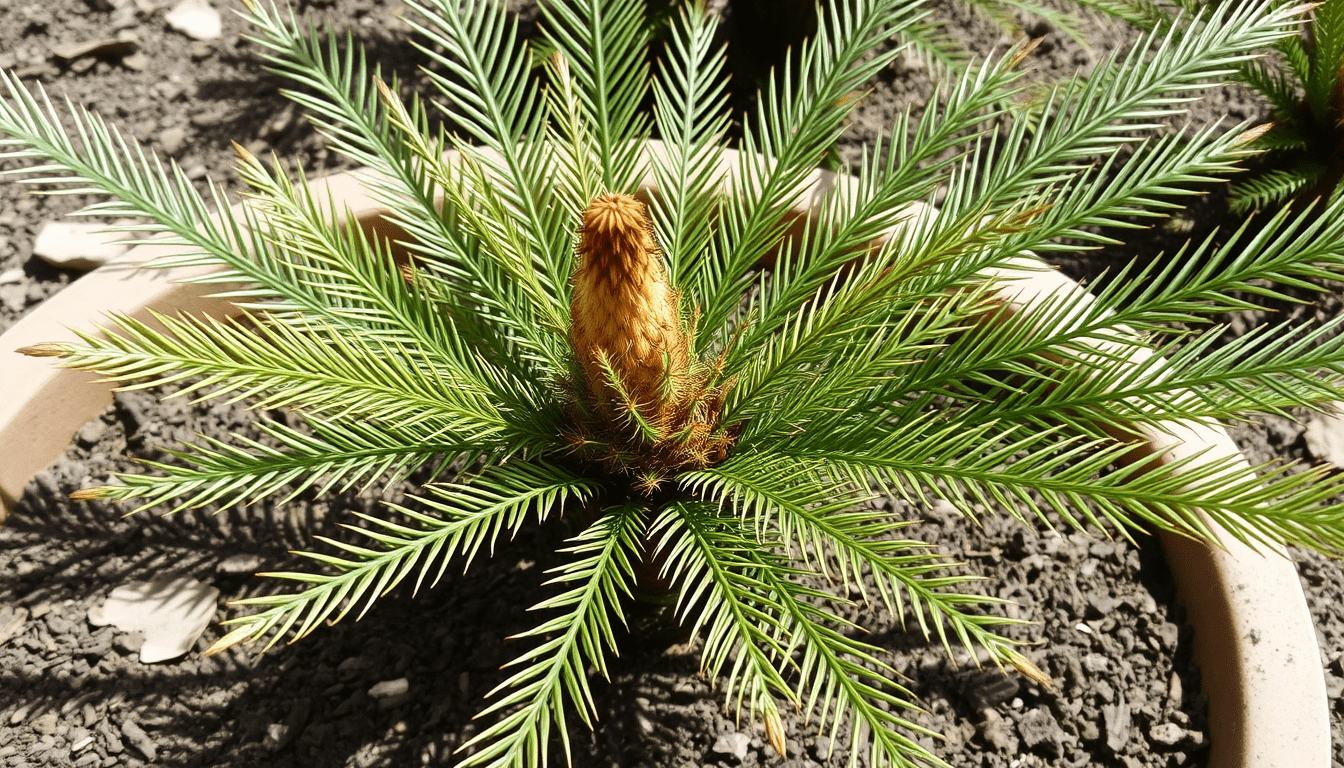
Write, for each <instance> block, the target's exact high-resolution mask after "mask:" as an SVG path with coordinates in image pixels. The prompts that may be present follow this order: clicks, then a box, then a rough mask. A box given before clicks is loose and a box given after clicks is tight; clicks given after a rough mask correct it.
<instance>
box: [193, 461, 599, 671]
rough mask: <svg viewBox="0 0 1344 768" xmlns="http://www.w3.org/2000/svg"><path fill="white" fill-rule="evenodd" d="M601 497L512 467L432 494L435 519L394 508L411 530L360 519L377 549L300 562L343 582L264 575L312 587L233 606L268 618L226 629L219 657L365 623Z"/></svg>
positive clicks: (538, 471)
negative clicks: (399, 592) (359, 619)
mask: <svg viewBox="0 0 1344 768" xmlns="http://www.w3.org/2000/svg"><path fill="white" fill-rule="evenodd" d="M596 491H597V484H596V483H594V482H593V481H591V480H585V479H583V478H580V477H578V476H576V475H573V474H571V473H569V472H567V471H565V470H562V469H560V468H559V467H556V466H554V465H550V464H544V463H540V462H533V463H531V464H510V465H507V466H501V467H494V468H491V469H488V470H486V471H485V472H483V473H482V474H481V475H480V476H478V477H476V478H474V479H473V480H472V481H471V482H470V483H467V484H456V483H452V484H443V485H432V486H429V492H430V494H431V495H432V496H433V497H434V498H422V499H420V502H421V503H422V504H424V505H425V506H426V507H427V508H428V509H429V510H431V511H432V512H433V514H426V513H424V512H417V511H415V510H412V509H410V508H409V507H405V506H402V505H398V504H389V505H388V506H389V507H390V508H391V509H392V510H394V511H396V512H398V513H399V514H401V515H402V516H404V517H406V518H408V522H406V523H398V522H394V521H392V520H389V519H383V518H379V517H374V516H372V515H366V514H363V513H355V516H356V517H358V518H359V519H360V520H362V521H363V522H364V523H365V525H366V527H362V528H361V527H354V526H345V527H346V528H348V529H349V530H351V531H353V532H355V533H357V534H360V535H362V536H364V537H365V538H367V539H369V540H370V543H369V546H358V545H355V544H350V543H347V542H343V541H337V540H335V539H330V538H327V537H321V536H319V537H317V538H318V539H319V540H320V541H322V542H324V543H325V544H327V545H328V546H330V547H332V548H334V549H336V550H339V551H340V552H341V553H343V554H342V555H327V554H321V553H317V552H300V553H298V554H300V555H302V556H304V557H305V558H307V559H309V560H312V561H313V562H315V563H320V564H321V565H323V566H325V568H326V569H327V570H329V571H334V573H322V574H317V573H304V572H293V571H286V572H281V573H269V574H264V575H267V576H271V577H274V578H278V579H283V580H286V581H290V582H297V583H299V584H303V585H305V587H304V589H303V590H302V591H299V592H291V593H287V594H278V595H267V596H264V597H249V598H245V599H243V600H238V601H235V602H233V603H231V605H234V606H239V607H260V608H265V610H263V611H261V612H260V613H254V614H250V615H247V616H241V617H238V618H234V619H229V620H228V621H226V622H224V624H225V625H226V626H229V627H233V629H232V630H231V631H230V632H229V633H228V634H227V635H225V636H224V638H223V639H221V640H220V641H219V642H217V643H216V644H215V645H214V646H212V647H211V648H210V650H209V651H207V652H208V653H217V652H219V651H221V650H223V649H225V648H227V647H229V646H232V645H235V644H237V643H240V642H244V641H254V640H258V639H261V638H263V637H266V636H267V635H269V636H270V640H269V641H268V642H267V644H266V648H270V647H271V646H273V645H275V643H277V642H279V641H280V639H281V638H283V637H286V636H287V635H288V633H289V632H290V630H291V629H292V630H295V633H294V636H293V637H292V638H290V640H289V642H291V643H292V642H295V641H297V640H299V639H301V638H303V637H304V636H305V635H307V634H308V633H309V632H312V631H313V630H314V629H316V628H317V627H319V626H321V625H322V623H323V622H327V621H331V622H336V621H340V620H341V619H343V618H345V616H346V615H348V614H349V613H350V611H352V610H354V609H355V608H356V607H357V606H359V605H360V604H361V603H363V608H361V609H360V614H359V615H363V614H364V613H365V612H367V611H368V610H369V608H370V607H372V605H373V603H374V601H376V600H377V599H378V598H379V597H381V596H382V595H384V594H386V593H387V592H388V591H389V590H391V589H392V588H393V587H395V586H397V585H398V584H400V583H401V582H402V581H403V580H405V578H406V577H407V576H409V575H411V574H412V573H415V574H416V577H415V588H416V590H417V591H418V590H419V589H420V587H421V586H422V585H424V584H425V583H426V580H427V579H428V581H429V584H430V586H433V585H435V584H437V583H438V581H439V580H440V579H441V578H443V574H444V572H445V571H446V570H447V567H448V563H449V562H450V561H451V560H453V559H454V558H461V559H463V560H464V561H465V562H464V565H463V568H464V569H465V568H466V567H468V566H469V565H470V564H471V561H472V560H473V559H474V558H475V556H476V554H477V553H478V552H479V551H480V549H481V547H483V546H484V547H490V548H493V546H494V542H495V541H496V540H497V539H498V538H499V536H500V534H501V533H502V532H504V531H517V530H518V528H519V527H520V526H522V524H523V523H524V521H525V520H526V519H527V518H528V517H529V516H531V517H535V518H536V519H538V520H540V519H545V518H546V517H547V516H549V515H551V514H552V513H556V512H559V511H560V509H561V508H562V507H563V506H564V505H565V504H566V503H567V502H569V501H570V500H571V499H572V500H574V501H577V502H583V501H585V500H586V499H588V498H589V497H590V496H592V495H593V494H594V493H595V492H596Z"/></svg>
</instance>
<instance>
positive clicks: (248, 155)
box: [229, 141, 257, 165]
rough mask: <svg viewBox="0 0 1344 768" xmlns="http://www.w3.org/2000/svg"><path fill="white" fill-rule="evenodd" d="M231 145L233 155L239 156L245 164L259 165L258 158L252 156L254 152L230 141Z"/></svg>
mask: <svg viewBox="0 0 1344 768" xmlns="http://www.w3.org/2000/svg"><path fill="white" fill-rule="evenodd" d="M229 143H230V144H232V145H233V153H234V154H235V155H237V156H238V158H239V159H240V160H242V161H243V162H244V163H247V164H248V165H256V164H257V156H256V155H254V154H252V151H251V150H250V149H248V148H247V147H244V146H243V145H242V144H239V143H238V142H236V141H230V142H229Z"/></svg>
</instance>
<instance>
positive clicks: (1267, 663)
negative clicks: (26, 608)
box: [0, 142, 1330, 768]
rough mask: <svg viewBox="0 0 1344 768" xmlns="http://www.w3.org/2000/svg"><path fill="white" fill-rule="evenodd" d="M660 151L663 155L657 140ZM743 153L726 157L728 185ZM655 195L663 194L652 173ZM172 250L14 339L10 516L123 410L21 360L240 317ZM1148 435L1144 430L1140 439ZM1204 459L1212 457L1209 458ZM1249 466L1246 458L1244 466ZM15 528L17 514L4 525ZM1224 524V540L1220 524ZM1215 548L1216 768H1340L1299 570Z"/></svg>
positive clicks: (21, 327)
mask: <svg viewBox="0 0 1344 768" xmlns="http://www.w3.org/2000/svg"><path fill="white" fill-rule="evenodd" d="M650 151H651V152H660V151H662V149H661V147H660V146H659V145H658V143H657V142H652V143H651V146H650ZM735 162H736V156H735V153H734V152H732V151H731V150H730V151H729V152H728V153H727V154H726V156H725V161H724V166H723V171H724V177H725V178H726V177H727V175H728V174H731V173H732V165H733V164H734V163H735ZM848 183H851V180H850V179H849V178H848V177H845V176H837V175H836V174H832V173H829V172H825V171H817V172H814V173H813V174H812V176H811V177H810V178H809V180H808V181H807V182H806V183H805V184H804V185H802V186H801V187H800V188H799V191H798V194H797V196H796V198H795V201H794V211H795V213H796V214H797V215H798V216H800V217H801V216H804V215H806V213H807V212H808V211H809V210H810V209H811V208H812V207H813V204H814V203H815V202H816V201H817V200H818V199H819V198H820V196H821V195H822V194H824V193H825V192H826V191H828V190H830V189H832V188H834V187H836V186H837V185H843V184H848ZM312 186H314V187H315V188H316V191H317V193H318V194H319V196H331V197H332V198H334V199H335V200H337V201H338V202H339V206H338V207H340V206H343V207H345V208H347V209H348V210H350V211H351V212H352V213H353V214H354V215H355V216H356V217H358V219H359V220H360V221H361V222H362V223H364V224H365V225H366V226H369V227H371V228H377V226H378V219H379V217H380V214H381V213H382V210H381V207H380V206H379V205H378V204H377V202H376V201H375V200H374V199H373V198H371V197H370V196H369V194H368V193H367V191H366V190H365V189H364V187H363V186H362V185H361V184H360V182H359V179H358V176H357V174H348V173H347V174H339V175H337V176H332V177H330V178H327V179H324V180H320V181H317V182H313V184H312ZM644 191H645V193H646V194H656V190H655V189H654V187H653V181H652V175H651V174H650V176H649V178H648V179H646V184H645V190H644ZM164 252H165V249H164V247H162V246H148V245H146V246H139V247H137V248H135V249H133V250H131V251H130V252H128V253H127V254H125V255H124V256H123V257H121V258H119V259H117V260H116V261H115V262H113V263H110V264H108V265H106V266H104V267H102V268H100V269H97V270H95V271H93V272H91V273H89V274H88V275H85V276H84V277H82V278H80V279H79V280H77V281H75V282H74V283H72V284H71V285H70V286H69V287H68V288H66V289H65V290H63V291H62V292H60V293H58V294H57V295H56V296H54V297H52V298H51V299H49V300H48V301H47V302H46V303H44V304H43V305H41V306H40V307H38V308H37V309H36V310H34V311H33V312H32V313H31V314H29V315H28V316H26V317H24V318H23V319H22V320H20V321H19V322H18V323H17V324H16V325H14V326H13V327H12V328H10V330H9V331H7V332H6V333H5V334H4V335H3V336H0V356H2V357H0V359H3V361H4V363H3V365H0V504H2V505H3V508H0V513H7V512H8V510H10V509H12V508H13V505H14V503H15V501H16V499H17V498H18V497H19V496H20V494H21V493H22V491H23V487H24V484H25V483H26V482H27V481H28V479H29V478H31V477H32V476H33V474H35V473H36V472H38V471H40V470H42V469H44V468H45V467H46V466H47V465H49V464H50V463H51V462H53V461H55V460H56V459H57V458H58V457H59V456H60V455H61V454H62V453H63V452H64V451H65V449H66V447H67V446H68V445H69V443H70V441H71V439H72V437H73V436H74V434H75V432H76V431H77V430H78V429H79V428H80V426H81V425H83V424H84V423H85V422H86V421H88V420H89V419H92V418H94V417H96V416H98V415H99V414H100V413H102V411H103V410H104V409H105V408H106V407H107V404H108V403H109V402H111V396H112V395H111V389H110V387H109V385H107V384H101V383H98V382H96V381H95V377H94V376H93V375H91V374H88V373H83V372H79V371H70V370H64V369H60V368H57V367H55V366H54V365H52V362H51V361H50V360H46V359H37V358H27V357H22V356H19V355H16V354H13V350H15V349H17V348H19V347H23V346H27V345H30V344H36V343H39V342H46V341H61V340H67V339H73V338H74V336H73V334H72V333H71V332H70V331H69V330H68V327H69V328H81V329H87V328H89V327H90V326H92V325H93V324H94V323H97V322H98V321H99V320H101V319H102V316H103V315H104V314H106V313H108V312H122V313H126V314H130V315H132V316H135V317H137V318H139V319H142V320H145V319H148V309H149V308H154V309H157V310H159V311H161V312H171V311H176V310H188V311H201V310H208V311H211V312H214V313H215V314H221V313H228V312H229V311H230V308H231V305H230V304H228V303H227V302H225V301H223V300H218V299H210V298H208V297H207V296H206V295H205V294H206V293H208V286H191V285H185V284H182V283H175V282H173V280H174V279H179V278H181V277H183V276H184V275H183V274H182V273H181V272H180V271H179V272H172V271H165V270H157V269H155V270H145V269H140V268H138V266H137V265H140V264H143V263H144V262H145V261H147V260H148V259H150V258H153V257H155V256H159V255H161V254H163V253H164ZM1023 266H1024V267H1027V266H1033V267H1034V268H1031V269H1022V270H1003V271H1001V272H1000V273H998V274H997V275H995V277H997V278H999V279H1000V281H1001V287H1000V288H999V290H998V297H999V299H1000V300H1001V301H1003V302H1004V303H1006V304H1009V305H1011V306H1014V307H1017V308H1019V309H1027V308H1029V307H1030V306H1031V305H1032V304H1033V303H1034V302H1038V301H1041V300H1043V299H1044V298H1045V297H1048V296H1050V295H1052V294H1054V295H1060V294H1067V293H1077V292H1081V291H1083V290H1084V289H1083V288H1081V287H1080V286H1078V285H1077V284H1076V283H1074V282H1072V281H1071V280H1069V279H1068V278H1066V277H1064V276H1063V275H1061V274H1059V273H1058V272H1056V271H1053V270H1050V269H1043V268H1041V266H1042V265H1040V263H1039V262H1036V263H1035V264H1034V265H1033V264H1030V263H1028V262H1024V264H1023ZM1136 431H1138V430H1136ZM1140 433H1141V434H1143V435H1144V437H1145V439H1147V440H1148V442H1149V444H1150V446H1151V447H1152V448H1153V449H1154V450H1156V449H1160V448H1168V447H1169V448H1170V449H1171V450H1170V452H1169V453H1167V454H1166V457H1167V459H1168V460H1175V459H1178V458H1181V457H1185V456H1194V455H1197V454H1198V458H1197V459H1196V460H1197V461H1200V462H1209V461H1216V460H1218V459H1219V458H1220V457H1224V456H1237V457H1238V458H1240V454H1239V452H1238V450H1237V448H1236V446H1235V444H1233V442H1232V440H1231V439H1230V438H1229V437H1228V435H1227V433H1226V432H1224V431H1223V430H1221V429H1213V428H1209V427H1205V426H1201V425H1197V424H1168V425H1164V429H1162V430H1157V429H1152V430H1148V431H1145V432H1140ZM1201 452H1202V453H1201ZM1243 461H1244V459H1243ZM0 520H3V514H0ZM1210 525H1211V526H1212V527H1214V528H1215V530H1216V529H1217V527H1216V526H1213V524H1212V523H1210ZM1223 539H1224V543H1225V547H1224V548H1223V549H1212V548H1209V547H1206V546H1204V545H1201V544H1198V543H1195V542H1191V541H1189V540H1187V539H1184V538H1182V537H1179V536H1174V535H1164V536H1163V537H1162V543H1163V547H1164V549H1165V551H1166V553H1167V558H1168V562H1169V565H1170V567H1171V572H1172V576H1173V577H1174V579H1175V581H1176V585H1177V588H1178V591H1179V594H1180V595H1181V597H1182V599H1183V600H1184V602H1185V606H1186V609H1187V613H1188V616H1189V619H1190V622H1191V624H1192V625H1193V626H1194V628H1195V634H1194V643H1195V649H1194V650H1195V660H1196V662H1197V663H1198V664H1199V665H1200V668H1201V678H1202V680H1203V686H1204V691H1205V693H1206V694H1208V699H1209V730H1210V733H1209V736H1210V742H1211V744H1210V753H1209V762H1208V766H1209V768H1329V766H1330V724H1329V719H1328V711H1327V706H1326V694H1325V678H1324V674H1323V671H1322V668H1321V662H1320V658H1319V655H1318V650H1317V645H1316V636H1315V633H1314V630H1313V627H1312V621H1311V615H1310V613H1309V612H1308V609H1307V604H1306V598H1305V597H1304V595H1303V593H1302V589H1301V586H1300V584H1299V582H1298V578H1297V572H1296V569H1295V568H1294V566H1293V563H1292V562H1291V560H1289V559H1288V558H1287V557H1286V556H1285V555H1283V554H1282V553H1279V552H1275V553H1270V554H1257V553H1255V552H1253V551H1251V550H1249V549H1248V548H1247V547H1245V546H1243V545H1241V544H1239V543H1237V542H1236V541H1235V540H1233V539H1231V538H1230V537H1226V536H1224V537H1223Z"/></svg>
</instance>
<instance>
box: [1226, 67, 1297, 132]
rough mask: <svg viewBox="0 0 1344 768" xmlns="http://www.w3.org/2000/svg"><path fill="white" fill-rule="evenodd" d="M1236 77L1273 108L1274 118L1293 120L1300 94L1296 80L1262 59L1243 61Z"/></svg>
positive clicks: (1283, 120)
mask: <svg viewBox="0 0 1344 768" xmlns="http://www.w3.org/2000/svg"><path fill="white" fill-rule="evenodd" d="M1237 74H1238V77H1240V78H1241V79H1242V80H1243V81H1245V82H1246V84H1247V85H1249V86H1251V87H1252V88H1254V89H1255V90H1257V91H1259V92H1260V93H1261V94H1262V95H1263V96H1264V97H1265V98H1267V99H1269V103H1270V105H1271V106H1272V107H1273V109H1274V119H1275V120H1279V121H1282V122H1294V118H1295V117H1296V114H1297V108H1298V105H1299V104H1301V98H1302V95H1301V93H1300V92H1299V85H1298V83H1297V81H1294V80H1293V79H1291V78H1289V77H1288V74H1287V73H1285V72H1283V71H1281V69H1280V68H1278V67H1276V66H1274V65H1273V64H1271V63H1269V62H1267V61H1266V60H1264V59H1257V60H1255V61H1247V62H1243V63H1242V65H1241V67H1240V68H1239V70H1238V73H1237Z"/></svg>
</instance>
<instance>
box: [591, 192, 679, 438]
mask: <svg viewBox="0 0 1344 768" xmlns="http://www.w3.org/2000/svg"><path fill="white" fill-rule="evenodd" d="M573 283H574V298H573V301H572V303H571V304H570V316H571V320H572V323H573V325H572V330H571V334H572V338H573V343H574V352H575V354H576V355H577V356H578V360H579V363H580V364H581V365H582V366H583V374H584V380H585V384H586V386H587V388H588V390H589V391H590V392H591V393H592V394H594V395H597V396H599V397H600V398H603V399H608V398H611V399H615V395H616V393H615V392H612V391H611V387H610V385H609V384H608V383H607V382H608V377H607V375H606V373H605V372H604V371H603V367H602V359H603V358H604V357H605V358H606V360H607V361H608V362H609V363H610V365H611V367H612V368H613V369H614V370H615V372H616V374H617V376H618V377H619V379H620V382H621V385H622V386H623V387H624V388H625V391H626V394H627V396H628V398H629V400H630V401H633V402H634V403H635V404H636V407H637V409H638V411H639V412H640V414H641V415H642V416H644V417H645V418H646V419H649V420H650V421H653V422H658V421H661V420H662V419H661V417H662V416H663V415H664V414H665V413H666V411H667V409H668V407H669V406H670V405H671V399H672V397H671V394H670V393H671V392H673V391H674V390H675V389H676V385H677V383H678V380H679V379H680V378H682V377H684V376H685V374H686V371H687V364H688V359H689V350H688V344H687V341H686V337H685V334H684V332H683V330H682V326H681V319H680V317H679V315H678V312H677V303H678V296H677V293H676V291H673V290H672V288H671V287H670V286H669V285H668V282H667V273H666V270H665V269H664V268H663V262H662V257H661V256H660V254H659V252H658V246H657V244H656V243H655V242H654V239H653V227H652V223H651V222H650V221H649V217H648V214H647V213H645V209H644V204H643V203H641V202H639V201H638V200H636V199H635V198H633V197H631V196H629V195H621V194H606V195H602V196H600V197H598V198H597V199H595V200H593V202H592V203H591V204H590V205H589V206H588V209H587V210H586V211H584V212H583V224H582V225H581V227H580V229H579V245H578V265H577V268H576V269H575V270H574V277H573Z"/></svg>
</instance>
